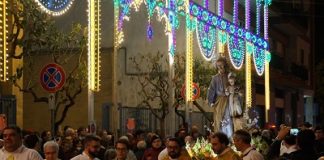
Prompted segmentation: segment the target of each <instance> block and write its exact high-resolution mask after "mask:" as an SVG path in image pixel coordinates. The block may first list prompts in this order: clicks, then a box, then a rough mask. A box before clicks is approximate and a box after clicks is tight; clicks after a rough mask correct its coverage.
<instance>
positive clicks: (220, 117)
mask: <svg viewBox="0 0 324 160" xmlns="http://www.w3.org/2000/svg"><path fill="white" fill-rule="evenodd" d="M216 68H217V70H218V73H217V74H216V75H215V76H213V78H212V80H211V82H210V85H209V88H208V93H207V99H208V104H209V106H211V107H213V108H214V115H213V117H214V124H213V125H214V132H224V133H226V134H227V136H228V137H231V136H232V134H233V122H232V118H231V115H230V110H229V107H228V97H227V96H226V94H225V89H226V88H227V86H228V85H227V81H228V80H227V75H228V67H227V63H226V59H225V58H223V57H221V58H219V59H217V60H216Z"/></svg>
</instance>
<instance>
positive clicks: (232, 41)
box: [227, 36, 245, 69]
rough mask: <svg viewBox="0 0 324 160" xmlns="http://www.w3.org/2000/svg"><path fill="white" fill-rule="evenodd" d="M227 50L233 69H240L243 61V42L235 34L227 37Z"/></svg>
mask: <svg viewBox="0 0 324 160" xmlns="http://www.w3.org/2000/svg"><path fill="white" fill-rule="evenodd" d="M227 46H228V51H229V57H230V60H231V62H232V64H233V66H234V68H235V69H240V68H241V67H242V66H243V62H244V53H245V42H244V40H243V39H240V38H237V37H235V36H229V37H228V45H227Z"/></svg>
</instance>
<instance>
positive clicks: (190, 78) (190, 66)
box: [185, 0, 193, 102]
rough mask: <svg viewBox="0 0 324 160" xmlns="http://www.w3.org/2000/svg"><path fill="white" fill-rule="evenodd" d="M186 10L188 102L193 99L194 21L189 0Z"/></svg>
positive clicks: (186, 3)
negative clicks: (190, 12) (190, 13)
mask: <svg viewBox="0 0 324 160" xmlns="http://www.w3.org/2000/svg"><path fill="white" fill-rule="evenodd" d="M185 12H186V79H185V82H186V102H190V101H192V96H193V93H192V87H189V86H192V82H193V26H192V25H193V21H192V19H193V18H192V17H191V16H190V15H189V0H186V1H185Z"/></svg>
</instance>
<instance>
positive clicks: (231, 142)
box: [0, 125, 324, 160]
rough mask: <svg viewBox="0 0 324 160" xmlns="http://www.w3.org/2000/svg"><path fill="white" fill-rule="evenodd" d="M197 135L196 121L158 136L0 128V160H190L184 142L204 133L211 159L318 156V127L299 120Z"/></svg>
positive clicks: (322, 147) (323, 150) (321, 146)
mask: <svg viewBox="0 0 324 160" xmlns="http://www.w3.org/2000/svg"><path fill="white" fill-rule="evenodd" d="M207 133H208V134H207V135H202V134H201V133H200V132H199V129H198V127H197V126H192V128H191V129H190V132H188V130H187V129H185V128H180V129H179V130H178V131H177V132H176V133H175V135H173V136H166V137H161V136H159V135H158V134H157V133H154V132H145V131H141V130H138V131H135V132H133V133H127V134H126V135H124V136H121V137H119V138H115V137H114V134H113V133H110V132H107V131H100V132H98V133H97V134H96V135H93V134H88V132H87V129H86V128H82V127H80V128H79V129H77V130H75V129H73V128H71V127H65V128H64V131H63V132H62V133H61V134H59V135H58V136H56V137H55V138H52V136H51V133H50V131H44V132H43V133H41V134H39V133H37V132H30V131H24V130H21V129H20V128H19V127H17V126H8V127H6V128H5V129H3V131H2V133H1V141H0V148H1V149H0V160H42V159H46V160H58V159H62V160H69V159H71V160H98V159H101V160H173V159H174V160H190V159H193V158H192V157H190V155H189V153H188V152H187V150H186V149H185V146H186V145H187V146H188V145H189V146H190V145H191V146H193V145H194V144H195V143H196V139H198V138H200V137H204V138H205V139H207V140H208V142H209V143H210V144H211V148H212V150H213V152H214V153H215V155H216V157H212V156H210V157H206V158H205V159H211V160H267V159H268V160H273V159H278V160H318V159H321V160H323V159H324V157H323V156H324V128H322V127H314V128H312V127H309V126H306V127H305V126H304V127H302V128H300V129H299V132H298V133H294V132H291V128H290V127H288V126H284V125H282V126H280V129H278V132H276V131H275V130H273V129H272V130H268V129H264V130H262V131H261V130H258V129H252V130H249V131H246V130H242V129H241V130H237V131H235V132H234V133H233V136H232V137H230V138H229V137H228V136H227V135H226V134H224V133H222V132H216V133H209V132H207Z"/></svg>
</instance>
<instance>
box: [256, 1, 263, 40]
mask: <svg viewBox="0 0 324 160" xmlns="http://www.w3.org/2000/svg"><path fill="white" fill-rule="evenodd" d="M261 1H262V0H256V34H257V35H260V25H261V24H260V21H261V20H260V19H261V17H260V12H261Z"/></svg>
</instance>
